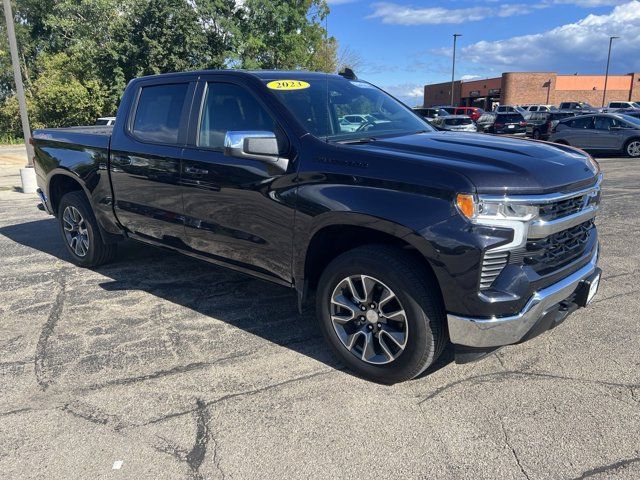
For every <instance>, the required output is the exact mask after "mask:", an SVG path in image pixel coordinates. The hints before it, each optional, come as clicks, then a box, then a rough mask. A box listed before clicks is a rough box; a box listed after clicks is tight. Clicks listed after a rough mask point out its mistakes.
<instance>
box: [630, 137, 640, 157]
mask: <svg viewBox="0 0 640 480" xmlns="http://www.w3.org/2000/svg"><path fill="white" fill-rule="evenodd" d="M627 154H628V155H629V156H630V157H640V140H634V141H632V142H629V145H627Z"/></svg>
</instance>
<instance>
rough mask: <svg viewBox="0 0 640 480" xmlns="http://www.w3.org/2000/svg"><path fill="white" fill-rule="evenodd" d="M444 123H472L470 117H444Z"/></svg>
mask: <svg viewBox="0 0 640 480" xmlns="http://www.w3.org/2000/svg"><path fill="white" fill-rule="evenodd" d="M444 121H445V123H446V124H447V125H452V126H458V125H470V124H471V123H473V122H472V121H471V119H470V118H468V117H467V118H445V119H444Z"/></svg>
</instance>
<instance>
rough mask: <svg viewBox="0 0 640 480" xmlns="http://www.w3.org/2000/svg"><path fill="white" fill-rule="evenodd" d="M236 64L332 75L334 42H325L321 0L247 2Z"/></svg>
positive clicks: (324, 8)
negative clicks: (316, 71) (322, 72)
mask: <svg viewBox="0 0 640 480" xmlns="http://www.w3.org/2000/svg"><path fill="white" fill-rule="evenodd" d="M242 11H243V15H242V20H241V23H240V25H241V27H240V30H241V36H240V40H239V44H238V56H239V61H240V62H239V64H240V66H241V67H242V68H247V69H255V68H265V69H284V70H289V69H307V70H320V71H334V70H335V67H336V60H335V58H336V41H335V39H334V38H333V37H331V38H329V39H326V38H325V36H326V30H325V29H324V27H323V26H322V22H323V21H324V19H325V18H326V16H327V15H328V14H329V7H328V6H327V3H326V2H325V1H324V0H293V1H291V0H289V1H288V0H272V1H265V0H246V1H245V2H244V5H243V7H242Z"/></svg>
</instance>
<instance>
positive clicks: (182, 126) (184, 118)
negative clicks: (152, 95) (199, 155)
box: [124, 77, 196, 148]
mask: <svg viewBox="0 0 640 480" xmlns="http://www.w3.org/2000/svg"><path fill="white" fill-rule="evenodd" d="M175 84H186V85H187V93H186V94H185V101H184V105H183V106H182V111H181V112H180V121H179V123H178V137H177V138H176V142H175V143H172V142H154V141H152V140H148V139H145V138H141V137H140V136H139V135H136V134H135V133H134V131H133V125H134V123H135V117H136V113H137V111H138V105H139V103H140V95H141V94H142V89H143V88H148V87H162V86H164V85H175ZM195 87H196V80H195V79H194V78H192V77H189V78H186V77H182V78H176V79H172V80H164V81H157V80H156V81H149V82H141V83H140V84H139V85H137V86H136V91H135V94H134V98H133V102H131V108H130V110H129V115H128V119H127V122H126V125H125V128H124V132H125V134H126V135H127V136H128V137H130V138H131V139H132V140H134V141H136V142H139V143H143V144H145V145H159V146H164V147H177V148H181V147H183V146H184V144H185V143H186V139H187V133H188V127H189V115H190V111H191V106H192V103H193V99H194V93H195Z"/></svg>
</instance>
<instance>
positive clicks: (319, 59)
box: [0, 0, 337, 135]
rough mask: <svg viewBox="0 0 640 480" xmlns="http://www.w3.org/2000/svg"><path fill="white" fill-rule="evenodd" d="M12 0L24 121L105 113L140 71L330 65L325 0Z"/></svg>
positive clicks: (1, 70)
mask: <svg viewBox="0 0 640 480" xmlns="http://www.w3.org/2000/svg"><path fill="white" fill-rule="evenodd" d="M14 4H15V8H14V14H15V17H16V33H17V36H18V43H19V47H20V51H21V56H22V59H21V60H22V63H23V76H24V78H25V87H26V90H27V96H28V99H29V105H30V112H31V113H30V116H31V121H32V124H33V125H34V127H36V126H66V125H74V124H80V123H87V122H93V120H94V119H95V117H97V116H101V115H108V114H113V113H115V111H116V109H117V106H118V103H119V100H120V96H121V95H122V91H123V90H124V87H125V86H126V84H127V82H129V80H131V79H132V78H135V77H138V76H141V75H149V74H157V73H166V72H173V71H183V70H194V69H207V68H214V69H215V68H246V69H260V68H269V69H274V68H275V69H308V70H317V71H335V69H336V66H337V60H336V49H337V44H336V41H335V39H334V38H332V37H330V38H326V31H325V29H324V28H323V25H322V24H323V21H324V20H325V19H326V16H327V15H328V13H329V8H328V6H327V3H326V1H325V0H245V1H244V2H237V1H236V0H14ZM0 37H1V38H0V128H2V129H9V130H12V131H13V130H14V126H15V124H16V122H15V119H14V118H10V117H11V116H12V115H14V116H15V111H14V104H15V101H14V100H15V99H14V98H13V88H14V87H13V74H12V71H11V63H10V57H9V54H8V48H7V46H6V32H5V28H4V22H1V23H0ZM7 131H8V130H7ZM16 132H17V134H18V135H19V130H17V131H16ZM0 133H3V132H2V131H1V130H0Z"/></svg>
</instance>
